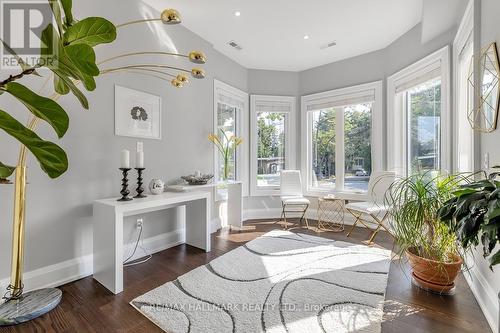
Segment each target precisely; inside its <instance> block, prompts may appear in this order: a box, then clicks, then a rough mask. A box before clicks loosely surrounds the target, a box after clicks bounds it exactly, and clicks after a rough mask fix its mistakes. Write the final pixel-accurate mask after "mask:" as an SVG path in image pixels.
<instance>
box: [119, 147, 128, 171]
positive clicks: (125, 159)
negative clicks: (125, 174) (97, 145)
mask: <svg viewBox="0 0 500 333" xmlns="http://www.w3.org/2000/svg"><path fill="white" fill-rule="evenodd" d="M121 168H124V169H128V168H130V152H129V151H128V150H127V149H123V150H122V155H121Z"/></svg>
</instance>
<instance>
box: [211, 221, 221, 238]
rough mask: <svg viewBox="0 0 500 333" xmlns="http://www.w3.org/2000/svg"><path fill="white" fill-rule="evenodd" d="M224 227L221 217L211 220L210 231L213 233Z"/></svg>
mask: <svg viewBox="0 0 500 333" xmlns="http://www.w3.org/2000/svg"><path fill="white" fill-rule="evenodd" d="M220 228H222V221H221V219H220V217H216V218H213V219H211V220H210V233H211V234H213V233H214V232H217V230H219V229H220Z"/></svg>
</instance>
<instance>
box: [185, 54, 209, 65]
mask: <svg viewBox="0 0 500 333" xmlns="http://www.w3.org/2000/svg"><path fill="white" fill-rule="evenodd" d="M188 57H189V60H190V61H191V62H192V63H195V64H204V63H206V62H207V58H206V57H205V54H203V52H200V51H191V52H189V55H188Z"/></svg>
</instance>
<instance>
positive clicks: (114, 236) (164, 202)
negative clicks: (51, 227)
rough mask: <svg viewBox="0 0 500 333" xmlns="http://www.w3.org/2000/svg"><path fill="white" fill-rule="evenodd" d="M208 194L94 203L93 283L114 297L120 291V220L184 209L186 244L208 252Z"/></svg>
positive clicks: (189, 193)
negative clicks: (97, 283) (101, 286)
mask: <svg viewBox="0 0 500 333" xmlns="http://www.w3.org/2000/svg"><path fill="white" fill-rule="evenodd" d="M210 205H211V195H210V192H203V191H191V192H183V193H173V192H165V193H163V194H160V195H148V196H147V197H146V198H141V199H134V200H131V201H117V198H110V199H103V200H96V201H94V279H96V280H97V281H99V282H100V283H101V284H102V285H103V286H105V287H106V288H107V289H109V290H110V291H112V292H113V293H115V294H118V293H120V292H122V291H123V218H124V217H125V216H131V215H137V214H144V213H149V212H153V211H158V210H163V209H167V208H174V207H182V206H185V207H186V209H185V214H179V215H180V217H179V218H181V219H183V220H185V231H186V235H185V239H186V244H189V245H192V246H195V247H198V248H200V249H203V250H205V251H206V252H210Z"/></svg>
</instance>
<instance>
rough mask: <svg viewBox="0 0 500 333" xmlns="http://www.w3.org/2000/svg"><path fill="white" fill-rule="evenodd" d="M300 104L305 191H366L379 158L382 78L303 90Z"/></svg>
mask: <svg viewBox="0 0 500 333" xmlns="http://www.w3.org/2000/svg"><path fill="white" fill-rule="evenodd" d="M302 110H303V111H302V136H303V139H302V140H303V146H302V161H303V164H302V170H303V171H302V173H303V174H304V176H305V179H306V180H307V183H306V186H307V189H306V190H307V193H309V194H312V195H314V194H316V193H323V192H345V193H350V194H352V195H353V196H355V195H356V194H357V193H359V194H364V193H366V192H367V190H368V181H369V179H370V175H371V173H372V170H382V164H383V151H382V125H381V124H382V114H381V113H382V83H381V82H375V83H369V84H363V85H359V86H355V87H349V88H343V89H338V90H333V91H328V92H324V93H319V94H314V95H308V96H303V97H302Z"/></svg>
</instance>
